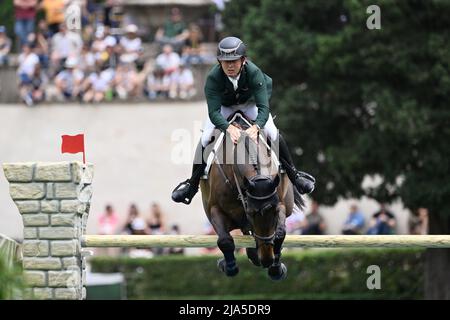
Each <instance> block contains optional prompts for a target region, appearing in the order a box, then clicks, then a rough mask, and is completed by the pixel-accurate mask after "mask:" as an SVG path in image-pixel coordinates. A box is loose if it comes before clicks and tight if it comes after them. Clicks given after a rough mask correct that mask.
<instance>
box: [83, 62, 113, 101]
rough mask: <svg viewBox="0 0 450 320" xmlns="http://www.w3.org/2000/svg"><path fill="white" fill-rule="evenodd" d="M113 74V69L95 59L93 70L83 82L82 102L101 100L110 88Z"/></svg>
mask: <svg viewBox="0 0 450 320" xmlns="http://www.w3.org/2000/svg"><path fill="white" fill-rule="evenodd" d="M114 74H115V72H114V70H113V69H106V68H104V67H103V64H102V62H101V61H99V60H97V61H96V69H95V71H94V72H92V73H91V74H90V75H89V76H88V77H87V78H86V79H85V80H84V82H83V91H84V95H83V102H96V103H98V102H102V101H103V100H104V99H105V97H106V93H107V92H108V91H109V90H111V87H112V83H113V80H114Z"/></svg>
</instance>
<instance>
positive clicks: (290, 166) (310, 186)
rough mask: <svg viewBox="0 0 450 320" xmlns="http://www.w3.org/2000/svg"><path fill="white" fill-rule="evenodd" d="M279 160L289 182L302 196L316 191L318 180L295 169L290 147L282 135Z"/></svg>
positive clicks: (279, 142)
mask: <svg viewBox="0 0 450 320" xmlns="http://www.w3.org/2000/svg"><path fill="white" fill-rule="evenodd" d="M278 148H279V160H280V162H281V164H282V165H283V168H284V169H285V170H286V174H287V175H288V177H289V180H291V182H292V183H293V184H294V185H295V187H296V188H297V190H298V192H300V193H301V194H304V193H311V192H312V191H313V190H314V183H315V182H316V179H314V177H313V176H311V175H310V174H307V173H306V172H302V171H298V170H297V169H296V168H295V165H294V161H293V160H292V157H291V153H290V152H289V148H288V145H287V143H286V140H284V137H283V136H282V135H281V133H279V134H278Z"/></svg>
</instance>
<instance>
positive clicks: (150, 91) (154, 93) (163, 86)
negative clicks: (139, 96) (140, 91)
mask: <svg viewBox="0 0 450 320" xmlns="http://www.w3.org/2000/svg"><path fill="white" fill-rule="evenodd" d="M169 86H170V79H169V77H165V76H164V69H163V68H161V67H160V66H156V68H155V69H154V70H153V71H152V72H150V73H149V75H148V76H147V86H146V88H145V90H144V91H145V93H146V95H147V97H148V98H149V99H150V100H155V99H156V98H157V97H158V96H162V97H165V98H168V97H169Z"/></svg>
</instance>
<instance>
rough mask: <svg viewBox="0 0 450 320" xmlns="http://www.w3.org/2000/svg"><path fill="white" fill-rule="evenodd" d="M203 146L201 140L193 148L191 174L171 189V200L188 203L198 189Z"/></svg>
mask: <svg viewBox="0 0 450 320" xmlns="http://www.w3.org/2000/svg"><path fill="white" fill-rule="evenodd" d="M204 150H205V148H204V147H203V146H202V143H201V141H200V142H199V143H198V145H197V149H196V150H195V157H194V164H193V166H192V176H191V177H190V178H189V179H187V180H186V181H183V182H181V183H180V184H179V185H178V186H177V187H176V188H175V189H174V190H173V191H172V200H173V201H175V202H182V203H185V204H190V203H191V201H192V198H194V196H195V194H196V193H197V191H198V185H199V183H200V178H201V177H202V175H203V173H204V171H205V168H206V161H205V159H204V158H203V152H204Z"/></svg>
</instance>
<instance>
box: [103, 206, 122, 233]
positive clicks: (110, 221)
mask: <svg viewBox="0 0 450 320" xmlns="http://www.w3.org/2000/svg"><path fill="white" fill-rule="evenodd" d="M98 226H99V231H98V233H99V234H105V235H111V234H116V232H117V228H118V226H119V217H118V215H117V214H116V212H115V211H114V209H113V207H112V206H111V205H110V204H108V205H106V208H105V212H104V213H103V214H102V215H101V216H100V217H99V219H98Z"/></svg>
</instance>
